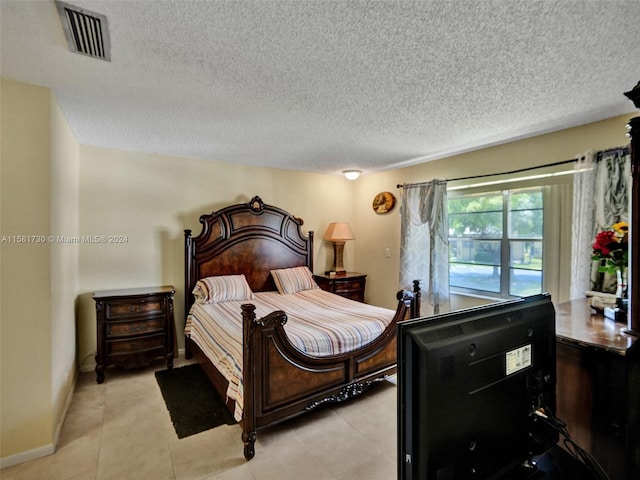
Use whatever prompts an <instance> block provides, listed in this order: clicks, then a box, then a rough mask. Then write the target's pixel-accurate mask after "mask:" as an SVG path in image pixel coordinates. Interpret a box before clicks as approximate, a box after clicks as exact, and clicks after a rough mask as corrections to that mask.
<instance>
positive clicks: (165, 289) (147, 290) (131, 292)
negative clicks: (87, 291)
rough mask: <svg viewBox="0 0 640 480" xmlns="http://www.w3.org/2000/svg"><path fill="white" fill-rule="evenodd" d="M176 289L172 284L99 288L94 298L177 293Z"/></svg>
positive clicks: (94, 293)
mask: <svg viewBox="0 0 640 480" xmlns="http://www.w3.org/2000/svg"><path fill="white" fill-rule="evenodd" d="M175 292H176V291H175V289H174V288H173V286H172V285H163V286H161V287H140V288H121V289H117V290H99V291H97V292H93V298H94V300H97V299H100V298H111V297H134V296H146V295H157V294H165V295H166V294H171V295H173V294H174V293H175Z"/></svg>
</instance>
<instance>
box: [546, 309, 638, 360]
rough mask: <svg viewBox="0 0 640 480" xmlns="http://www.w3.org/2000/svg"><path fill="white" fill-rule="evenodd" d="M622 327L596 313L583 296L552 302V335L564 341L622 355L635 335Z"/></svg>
mask: <svg viewBox="0 0 640 480" xmlns="http://www.w3.org/2000/svg"><path fill="white" fill-rule="evenodd" d="M626 328H627V325H626V324H624V323H621V322H615V321H614V320H611V319H609V318H605V317H604V315H602V314H600V313H597V312H596V311H595V310H593V309H592V308H591V306H590V305H589V302H588V300H586V299H579V300H571V301H569V302H564V303H561V304H559V305H556V338H558V340H560V341H562V342H564V343H570V344H574V345H579V346H580V345H581V346H589V347H593V348H599V349H602V350H609V351H612V352H614V353H617V354H619V355H626V352H627V350H628V349H629V348H630V347H631V346H632V345H633V344H634V343H635V342H636V341H637V340H638V337H635V336H633V335H629V334H627V333H624V330H625V329H626Z"/></svg>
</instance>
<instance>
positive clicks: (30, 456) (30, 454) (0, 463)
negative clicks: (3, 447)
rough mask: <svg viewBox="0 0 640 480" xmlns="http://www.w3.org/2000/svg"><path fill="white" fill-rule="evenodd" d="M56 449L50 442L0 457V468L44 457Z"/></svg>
mask: <svg viewBox="0 0 640 480" xmlns="http://www.w3.org/2000/svg"><path fill="white" fill-rule="evenodd" d="M55 451H56V447H55V445H53V444H52V443H50V444H48V445H43V446H42V447H38V448H34V449H32V450H26V451H24V452H20V453H15V454H13V455H9V456H8V457H2V458H0V469H2V468H6V467H11V466H13V465H18V464H19V463H24V462H28V461H30V460H35V459H36V458H40V457H46V456H47V455H51V454H52V453H53V452H55Z"/></svg>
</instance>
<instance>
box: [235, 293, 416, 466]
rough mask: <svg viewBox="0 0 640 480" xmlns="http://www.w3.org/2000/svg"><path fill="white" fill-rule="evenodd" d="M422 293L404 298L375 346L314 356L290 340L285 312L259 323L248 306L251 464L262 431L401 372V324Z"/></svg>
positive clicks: (245, 429) (247, 443)
mask: <svg viewBox="0 0 640 480" xmlns="http://www.w3.org/2000/svg"><path fill="white" fill-rule="evenodd" d="M418 296H419V293H418V292H416V294H413V293H411V292H406V291H402V292H399V293H398V300H399V302H398V308H397V309H396V313H395V316H394V318H393V321H392V322H391V323H390V324H389V326H388V327H387V329H386V330H385V331H384V332H383V334H382V335H381V336H380V337H378V338H377V339H376V340H375V341H374V342H372V343H370V344H368V345H366V346H365V347H362V348H360V349H358V350H356V351H353V352H350V353H348V354H343V355H339V356H332V357H310V356H308V355H306V354H304V353H302V352H301V351H299V350H298V349H296V348H295V347H294V346H293V345H292V344H291V343H290V342H289V339H288V338H287V335H286V333H285V330H284V325H285V323H286V322H287V316H286V313H285V312H282V311H276V312H272V313H270V314H269V315H267V316H265V317H263V318H259V319H258V318H256V316H255V307H254V305H251V304H246V305H243V306H242V317H243V335H244V358H243V388H244V406H243V419H242V422H241V426H242V440H243V443H244V456H245V458H246V459H247V460H250V459H251V458H253V456H254V454H255V446H254V445H255V441H256V432H257V431H258V430H260V429H261V428H263V427H266V426H268V425H271V424H273V423H276V422H279V421H281V420H284V419H287V418H291V417H294V416H296V415H299V414H301V413H304V412H305V411H308V410H313V409H314V408H316V407H318V406H319V405H322V404H323V403H326V402H340V401H343V400H346V399H348V398H351V397H353V396H356V395H359V394H360V393H362V392H363V391H364V390H365V389H366V388H368V387H369V386H370V385H371V384H373V383H375V382H377V381H381V380H383V379H384V378H385V377H386V376H388V375H392V374H394V373H395V372H396V324H397V322H398V321H400V320H404V319H406V318H409V317H410V316H411V315H412V314H416V313H418V312H419V310H416V309H417V308H418V307H416V305H415V303H416V302H417V300H418Z"/></svg>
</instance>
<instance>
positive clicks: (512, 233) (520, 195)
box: [448, 188, 543, 296]
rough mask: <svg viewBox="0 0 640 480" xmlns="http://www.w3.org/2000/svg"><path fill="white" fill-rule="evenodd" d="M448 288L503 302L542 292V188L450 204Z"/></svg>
mask: <svg viewBox="0 0 640 480" xmlns="http://www.w3.org/2000/svg"><path fill="white" fill-rule="evenodd" d="M448 215H449V274H450V285H451V286H452V287H457V288H459V289H463V290H470V291H477V292H480V293H483V292H484V293H493V294H499V295H501V296H527V295H533V294H536V293H541V292H542V243H543V238H542V232H543V195H542V189H541V188H533V189H531V188H529V189H521V190H503V191H498V192H490V193H483V194H474V195H462V196H452V197H450V198H449V200H448Z"/></svg>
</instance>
